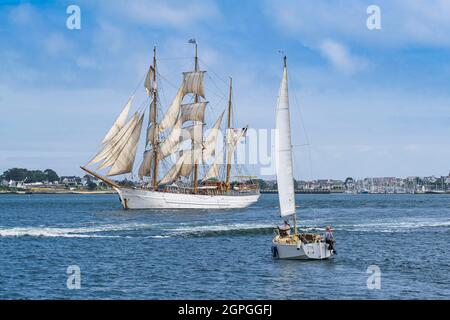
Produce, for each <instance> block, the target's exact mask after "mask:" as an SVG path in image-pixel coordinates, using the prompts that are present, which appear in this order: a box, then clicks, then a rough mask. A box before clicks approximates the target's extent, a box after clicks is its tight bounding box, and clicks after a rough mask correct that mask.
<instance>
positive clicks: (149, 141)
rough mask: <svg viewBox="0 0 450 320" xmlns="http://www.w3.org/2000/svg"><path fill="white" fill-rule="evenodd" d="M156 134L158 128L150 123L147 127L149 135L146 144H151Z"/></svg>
mask: <svg viewBox="0 0 450 320" xmlns="http://www.w3.org/2000/svg"><path fill="white" fill-rule="evenodd" d="M154 134H157V133H156V130H155V127H154V126H153V125H149V126H148V127H147V135H146V140H145V145H146V146H148V145H150V144H151V143H152V141H153V135H154ZM155 138H156V137H155Z"/></svg>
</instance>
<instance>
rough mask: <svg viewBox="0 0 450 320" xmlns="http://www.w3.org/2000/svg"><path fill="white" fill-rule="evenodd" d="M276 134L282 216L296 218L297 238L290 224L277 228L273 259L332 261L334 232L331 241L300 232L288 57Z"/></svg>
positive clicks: (280, 97) (284, 68) (328, 231)
mask: <svg viewBox="0 0 450 320" xmlns="http://www.w3.org/2000/svg"><path fill="white" fill-rule="evenodd" d="M276 130H277V131H278V136H277V141H276V143H275V154H276V172H277V183H278V199H279V203H280V215H281V216H282V217H292V219H293V221H294V230H293V231H294V234H291V233H290V231H291V227H290V225H289V224H288V222H287V220H286V221H285V222H284V225H283V226H280V227H278V228H277V232H278V234H277V235H276V236H275V237H274V238H273V240H272V255H273V257H274V258H275V259H314V260H322V259H328V258H330V257H331V256H332V255H333V254H334V250H333V249H334V248H333V242H332V239H331V237H332V234H331V228H329V227H327V235H330V238H327V239H325V238H323V237H322V236H321V235H319V234H315V233H299V232H298V230H297V219H296V212H295V208H296V206H295V192H294V174H293V165H292V143H291V116H290V112H289V93H288V77H287V63H286V57H284V67H283V78H282V80H281V85H280V91H279V93H278V102H277V116H276Z"/></svg>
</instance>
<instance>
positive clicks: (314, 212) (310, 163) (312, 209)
mask: <svg viewBox="0 0 450 320" xmlns="http://www.w3.org/2000/svg"><path fill="white" fill-rule="evenodd" d="M288 78H289V82H290V83H291V86H292V89H293V90H292V91H293V96H294V105H295V106H296V110H297V112H298V114H299V118H300V125H301V126H302V129H303V133H304V134H305V139H306V145H307V147H308V162H309V180H310V181H312V180H313V165H312V155H311V144H310V142H309V137H308V133H307V131H306V126H305V124H304V121H303V117H302V112H301V108H300V103H299V101H298V99H297V94H296V92H297V90H296V86H295V83H294V82H292V81H291V78H290V77H289V76H288ZM310 210H311V211H312V213H313V214H314V215H316V211H315V210H314V208H313V207H311V208H310Z"/></svg>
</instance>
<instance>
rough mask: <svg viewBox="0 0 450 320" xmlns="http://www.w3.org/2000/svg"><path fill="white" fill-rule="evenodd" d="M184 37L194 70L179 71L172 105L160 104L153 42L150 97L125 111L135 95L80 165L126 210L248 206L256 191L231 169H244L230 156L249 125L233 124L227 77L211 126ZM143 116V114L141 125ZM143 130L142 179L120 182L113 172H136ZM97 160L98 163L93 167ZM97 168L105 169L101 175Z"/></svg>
mask: <svg viewBox="0 0 450 320" xmlns="http://www.w3.org/2000/svg"><path fill="white" fill-rule="evenodd" d="M189 42H190V43H191V44H194V45H195V57H194V68H193V70H192V71H187V72H183V73H182V81H181V84H180V85H179V87H178V90H177V92H176V94H175V97H174V98H173V100H172V101H171V103H170V104H169V106H168V107H167V108H165V109H164V108H163V107H164V106H162V103H161V98H160V94H159V93H160V91H161V81H160V79H161V78H164V77H163V76H161V75H160V73H159V72H158V66H157V62H158V59H157V57H156V47H155V48H154V49H153V64H152V65H151V66H150V67H149V69H148V72H147V75H146V77H145V80H144V88H145V90H146V96H148V99H146V100H147V101H148V102H147V103H144V104H143V105H142V106H141V107H140V108H139V109H138V110H137V111H136V112H134V113H132V114H130V111H131V107H132V101H133V96H132V97H131V98H130V99H129V100H128V102H127V103H126V105H125V106H124V108H123V110H122V111H121V113H120V114H119V116H118V117H117V119H116V121H115V122H114V124H113V126H112V127H111V128H110V129H109V131H108V133H107V134H106V136H105V137H104V139H103V140H102V142H101V144H100V147H99V150H98V152H97V153H96V154H95V156H94V157H93V158H92V159H91V160H90V161H89V163H87V164H86V165H85V166H81V169H83V170H84V171H86V172H87V173H89V174H91V175H93V176H95V177H96V178H98V179H100V180H102V181H103V182H105V183H106V184H108V185H110V186H111V187H112V188H114V190H116V191H117V193H118V194H119V197H120V202H121V204H122V207H123V208H124V209H233V208H245V207H247V206H249V205H251V204H253V203H255V202H256V201H258V198H259V196H260V193H259V188H258V186H257V184H255V183H254V182H253V181H252V177H250V176H245V175H232V169H234V171H236V169H237V170H238V171H239V170H245V168H240V167H241V166H240V165H234V164H232V162H233V161H232V160H233V156H234V153H235V151H236V147H237V145H238V143H240V141H241V140H243V138H245V135H246V131H247V127H244V128H235V127H233V126H232V123H233V121H232V117H233V104H232V88H233V87H232V79H231V78H230V84H229V94H228V104H227V106H226V108H224V110H223V112H221V113H220V115H219V116H218V117H217V118H215V121H213V123H212V126H210V127H209V128H208V126H207V123H205V111H207V110H208V101H207V100H206V95H205V88H204V79H205V73H206V71H205V70H201V69H200V66H199V58H198V55H197V43H196V41H195V40H193V39H192V40H190V41H189ZM164 79H165V78H164ZM225 101H226V100H225ZM146 114H148V115H147V116H146ZM145 118H147V119H148V120H147V122H146V124H144V120H145ZM224 118H226V129H225V130H224V131H225V132H224V133H223V132H222V129H221V126H222V121H223V120H224ZM143 127H144V128H143ZM208 129H209V130H208ZM141 136H145V147H144V152H143V155H142V160H141V161H140V164H139V165H138V166H137V165H136V167H137V168H136V169H137V170H136V171H137V172H136V173H137V177H138V181H139V182H138V183H137V184H136V186H133V187H126V186H122V185H119V184H118V183H117V182H116V181H113V180H112V178H111V177H114V176H118V175H123V174H129V173H131V174H132V175H134V173H135V170H134V168H135V160H136V154H137V151H138V145H139V141H140V139H141ZM223 137H224V138H223ZM219 138H222V139H223V140H224V143H223V148H219V145H218V140H219ZM94 166H97V167H96V168H95V169H94V168H93V167H94ZM102 170H105V171H106V170H107V172H106V173H104V174H102V173H101V172H102ZM239 173H242V171H240V172H239Z"/></svg>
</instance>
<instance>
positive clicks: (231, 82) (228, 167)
mask: <svg viewBox="0 0 450 320" xmlns="http://www.w3.org/2000/svg"><path fill="white" fill-rule="evenodd" d="M232 92H233V78H232V77H230V94H229V96H228V121H227V128H228V130H227V134H230V128H231V109H232V107H233V103H232V100H231V99H232V94H233V93H232ZM227 139H228V141H229V139H230V137H227ZM230 172H231V152H230V148H227V175H226V179H225V187H226V189H227V190H229V189H230Z"/></svg>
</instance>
